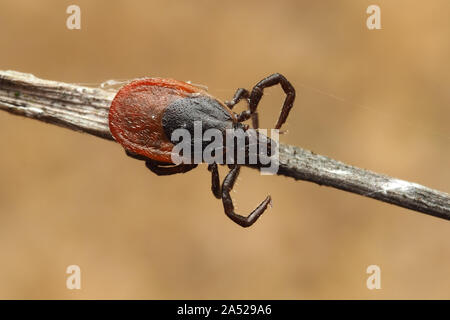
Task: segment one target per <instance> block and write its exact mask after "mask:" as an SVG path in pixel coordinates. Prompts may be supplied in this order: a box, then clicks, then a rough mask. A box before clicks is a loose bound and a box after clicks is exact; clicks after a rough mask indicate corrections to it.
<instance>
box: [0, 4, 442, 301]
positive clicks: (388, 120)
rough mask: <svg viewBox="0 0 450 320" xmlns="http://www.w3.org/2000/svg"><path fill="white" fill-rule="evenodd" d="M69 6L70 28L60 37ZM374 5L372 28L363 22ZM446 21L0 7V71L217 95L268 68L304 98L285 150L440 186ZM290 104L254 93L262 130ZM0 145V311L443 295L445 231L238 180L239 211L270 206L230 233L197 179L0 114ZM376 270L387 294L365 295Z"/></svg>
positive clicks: (216, 9)
mask: <svg viewBox="0 0 450 320" xmlns="http://www.w3.org/2000/svg"><path fill="white" fill-rule="evenodd" d="M70 4H77V5H79V6H80V7H81V18H82V24H81V30H68V29H67V28H66V19H67V17H68V14H66V8H67V6H69V5H70ZM370 4H378V5H380V7H381V23H382V28H383V29H382V30H375V31H369V30H368V29H367V28H366V18H367V17H368V15H367V14H366V8H367V7H368V6H369V5H370ZM449 12H450V3H449V2H448V1H447V0H442V1H436V0H434V1H428V2H425V1H406V0H405V1H380V0H378V1H333V0H329V1H320V2H319V1H317V3H315V2H314V3H313V1H290V2H285V1H249V2H245V3H243V2H240V1H236V2H233V1H226V2H224V1H220V2H218V1H217V2H212V1H185V2H183V3H181V2H179V1H153V2H151V1H20V0H19V1H18V0H14V1H12V0H11V1H2V2H1V4H0V38H1V39H2V48H1V50H0V69H1V70H5V69H11V70H17V71H22V72H29V73H33V74H35V75H36V76H38V77H41V78H46V79H53V80H60V81H66V82H72V83H88V84H93V85H99V83H101V82H103V81H105V80H108V79H131V78H136V77H142V76H159V77H172V78H176V79H179V80H191V81H193V82H194V83H201V84H205V85H207V86H208V87H209V91H210V92H211V93H212V94H214V95H216V96H217V97H219V98H221V99H223V100H225V99H228V98H230V97H231V96H232V94H233V93H234V90H235V89H236V88H238V87H247V88H250V87H251V86H252V85H254V84H255V83H256V82H257V81H259V80H260V79H262V78H263V77H264V76H267V75H269V74H271V73H274V72H280V73H283V74H284V75H285V76H286V77H287V78H288V79H289V80H290V81H291V82H292V83H293V84H294V86H296V88H297V92H298V98H297V101H296V105H295V107H294V109H293V111H292V113H291V116H290V119H289V121H288V122H287V126H286V129H288V130H289V133H288V134H287V135H284V136H282V137H281V139H282V142H284V143H290V144H295V145H299V146H302V147H304V148H307V149H310V150H313V151H315V152H317V153H321V154H324V155H328V156H331V157H333V158H335V159H339V160H341V161H344V162H347V163H350V164H353V165H356V166H359V167H363V168H368V169H371V170H374V171H377V172H382V173H386V174H389V175H393V176H395V177H399V178H402V179H406V180H410V181H414V182H418V183H421V184H424V185H426V186H429V187H432V188H435V189H438V190H442V191H445V192H449V191H450V186H449V180H450V170H449V163H450V151H449V142H450V140H449V136H450V128H449V119H450V108H449V105H450V90H449V81H450V70H449V57H450V37H449V30H450V20H449V19H448V13H449ZM335 96H336V97H335ZM283 98H284V97H283V94H282V91H281V90H280V89H279V88H276V89H275V88H274V89H270V90H268V91H267V94H266V95H265V97H264V99H263V102H262V105H261V116H262V126H263V127H270V126H272V125H273V124H274V123H275V120H276V117H277V115H278V112H279V108H280V107H281V103H282V100H283ZM0 135H1V139H0V150H1V157H0V298H25V299H30V298H57V299H60V298H64V299H72V298H73V299H79V298H88V299H92V298H138V299H141V298H146V299H164V298H171V299H178V298H219V299H220V298H226V299H231V298H236V299H240V298H275V299H278V298H287V299H304V298H308V299H309V298H325V299H335V298H350V299H354V298H369V299H380V298H407V299H408V298H450V274H449V269H450V243H449V234H450V225H449V223H448V222H446V221H444V220H439V219H437V218H433V217H430V216H426V215H422V214H420V213H415V212H412V211H408V210H406V209H402V208H398V207H395V206H391V205H388V204H385V203H381V202H377V201H375V200H371V199H368V198H364V197H361V196H357V195H353V194H350V193H346V192H342V191H338V190H334V189H331V188H326V187H319V186H317V185H315V184H312V183H307V182H295V181H294V180H291V179H288V178H283V177H276V176H275V177H269V176H261V175H259V173H258V172H257V171H253V170H251V169H244V170H243V172H242V174H241V180H240V183H239V185H238V186H237V193H236V194H235V199H236V202H237V203H238V209H239V210H240V211H241V212H243V213H247V212H249V211H250V210H252V209H253V208H254V206H256V205H257V204H258V203H259V201H261V200H262V199H263V198H264V197H265V196H266V194H271V195H272V197H273V199H274V208H273V209H271V210H269V211H268V212H266V213H265V214H264V215H263V217H262V218H261V219H260V220H259V221H258V222H257V223H256V224H255V225H254V226H253V227H252V228H250V229H241V228H240V227H238V226H237V225H235V224H234V223H232V222H231V221H230V220H229V219H228V218H227V217H226V216H225V215H224V213H223V208H222V204H221V202H220V201H217V200H215V198H214V197H213V196H212V194H211V192H210V176H209V173H208V172H207V170H206V167H205V166H202V167H201V168H199V169H197V170H194V171H192V172H190V173H187V174H185V175H176V176H170V177H157V176H154V175H153V174H152V173H150V172H149V171H148V170H146V168H145V167H144V165H143V163H141V162H139V161H135V160H132V159H130V158H128V157H126V156H125V154H124V152H123V150H122V148H121V147H120V146H119V145H118V144H115V143H112V142H108V141H104V140H101V139H98V138H95V137H92V136H89V135H85V134H80V133H76V132H72V131H70V130H67V129H62V128H58V127H55V126H51V125H48V124H44V123H40V122H37V121H34V120H29V119H24V118H20V117H17V116H12V115H10V114H7V113H5V112H0ZM221 173H222V175H223V174H224V173H225V171H221ZM71 264H76V265H79V266H80V267H81V271H82V289H81V290H78V291H77V290H72V291H70V290H68V289H66V287H65V281H66V276H67V275H66V274H65V270H66V267H67V266H68V265H71ZM371 264H376V265H379V266H380V267H381V286H382V289H381V290H373V291H370V290H368V289H367V288H366V279H367V277H368V275H367V274H366V268H367V266H369V265H371Z"/></svg>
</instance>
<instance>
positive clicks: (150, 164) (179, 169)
mask: <svg viewBox="0 0 450 320" xmlns="http://www.w3.org/2000/svg"><path fill="white" fill-rule="evenodd" d="M145 165H146V166H147V168H148V169H150V171H151V172H153V173H155V174H157V175H158V176H168V175H172V174H177V173H185V172H188V171H191V170H192V169H194V168H196V167H197V164H179V165H175V166H171V167H167V166H164V165H162V164H159V163H157V162H154V161H152V160H149V159H147V160H146V161H145Z"/></svg>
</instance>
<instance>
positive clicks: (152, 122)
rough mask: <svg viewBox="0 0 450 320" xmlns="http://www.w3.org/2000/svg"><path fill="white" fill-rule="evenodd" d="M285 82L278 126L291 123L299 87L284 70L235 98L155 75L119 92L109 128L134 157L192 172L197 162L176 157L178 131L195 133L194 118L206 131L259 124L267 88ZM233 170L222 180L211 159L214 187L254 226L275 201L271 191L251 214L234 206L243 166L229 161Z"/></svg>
mask: <svg viewBox="0 0 450 320" xmlns="http://www.w3.org/2000/svg"><path fill="white" fill-rule="evenodd" d="M277 84H280V85H281V87H282V89H283V90H284V92H285V94H286V98H285V100H284V103H283V107H282V109H281V113H280V116H279V117H278V120H277V122H276V124H275V129H280V128H281V126H282V125H283V123H285V121H286V119H287V117H288V115H289V111H290V110H291V108H292V106H293V103H294V100H295V89H294V87H293V86H292V85H291V84H290V83H289V81H288V80H287V79H286V78H285V77H284V76H283V75H281V74H279V73H275V74H272V75H270V76H268V77H266V78H264V79H263V80H261V81H260V82H258V83H257V84H256V85H255V86H254V87H253V89H252V90H251V92H250V91H248V90H246V89H243V88H239V89H238V90H237V91H236V93H235V94H234V96H233V98H232V99H231V101H227V102H222V101H220V100H219V99H217V98H215V97H213V96H211V95H210V94H208V93H207V92H206V91H205V90H203V89H200V88H198V87H195V86H193V85H191V84H189V83H186V82H182V81H177V80H173V79H163V78H149V79H140V80H136V81H133V82H131V83H129V84H127V85H125V86H123V87H122V88H120V90H119V91H118V92H117V94H116V96H115V97H114V100H113V101H112V103H111V108H110V111H109V128H110V130H111V133H112V135H113V137H114V139H115V140H116V141H117V142H118V143H120V144H121V145H122V146H123V148H124V149H125V152H126V154H127V155H128V156H130V157H132V158H134V159H138V160H143V161H145V164H146V166H147V168H148V169H150V170H151V171H152V172H153V173H155V174H157V175H171V174H177V173H185V172H188V171H190V170H192V169H194V168H195V167H197V164H195V163H192V164H186V163H182V164H178V165H175V164H174V162H173V161H172V157H171V155H172V149H173V148H174V146H175V145H174V143H173V142H172V140H171V137H172V133H173V132H174V131H175V130H176V129H180V128H184V129H187V130H189V132H190V133H191V134H192V135H194V122H195V121H201V123H202V130H207V129H210V128H214V129H218V130H220V131H221V132H223V133H224V134H225V130H227V129H236V128H241V129H243V130H247V129H248V128H249V126H248V125H245V124H242V122H244V121H246V120H249V119H251V120H252V126H253V128H254V129H258V127H259V121H258V112H257V110H256V109H257V107H258V104H259V102H260V100H261V97H262V95H263V91H264V89H265V88H267V87H271V86H274V85H277ZM241 100H246V101H247V105H248V109H247V110H245V111H243V112H241V113H235V112H233V111H232V109H233V107H234V106H235V105H236V104H237V103H238V102H239V101H241ZM229 168H230V171H229V173H228V174H227V175H226V177H225V179H224V180H223V182H222V185H221V184H220V179H219V172H218V167H217V163H215V162H214V163H210V164H208V170H209V171H210V172H211V177H212V179H211V180H212V186H211V190H212V193H213V194H214V196H215V197H216V198H218V199H222V203H223V207H224V211H225V214H226V215H227V216H228V217H229V218H230V219H231V220H233V221H234V222H235V223H237V224H239V225H240V226H242V227H249V226H251V225H252V224H253V223H254V222H255V221H256V220H257V219H258V218H259V217H260V216H261V214H262V213H263V212H264V211H265V210H266V209H267V206H268V205H269V204H270V203H271V198H270V196H267V197H266V199H265V200H264V201H262V202H261V203H260V204H259V206H258V207H256V209H254V210H253V211H252V212H251V213H250V214H249V215H248V216H242V215H239V214H237V213H236V212H235V211H234V205H233V200H232V199H231V196H230V191H231V190H232V189H233V186H234V183H235V181H236V179H237V177H238V175H239V172H240V165H239V164H234V165H229Z"/></svg>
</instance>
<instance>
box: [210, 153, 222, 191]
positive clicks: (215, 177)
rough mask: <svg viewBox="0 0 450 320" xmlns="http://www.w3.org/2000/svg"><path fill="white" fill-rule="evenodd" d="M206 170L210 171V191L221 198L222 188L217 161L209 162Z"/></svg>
mask: <svg viewBox="0 0 450 320" xmlns="http://www.w3.org/2000/svg"><path fill="white" fill-rule="evenodd" d="M208 171H210V172H211V191H212V193H213V195H214V196H215V197H216V198H217V199H220V198H222V188H221V187H220V180H219V170H218V168H217V163H215V162H214V163H211V164H209V165H208Z"/></svg>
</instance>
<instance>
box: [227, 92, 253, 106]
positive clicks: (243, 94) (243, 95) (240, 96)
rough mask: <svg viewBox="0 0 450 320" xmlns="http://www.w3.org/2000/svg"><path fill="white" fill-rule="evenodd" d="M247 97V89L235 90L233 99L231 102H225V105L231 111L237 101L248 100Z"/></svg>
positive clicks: (248, 93)
mask: <svg viewBox="0 0 450 320" xmlns="http://www.w3.org/2000/svg"><path fill="white" fill-rule="evenodd" d="M249 96H250V92H248V90H247V89H244V88H239V89H237V90H236V93H235V94H234V97H233V99H231V101H225V105H226V106H227V107H228V108H230V109H233V107H234V106H235V105H236V104H238V103H239V101H241V100H242V99H248V97H249ZM247 102H248V101H247Z"/></svg>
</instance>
